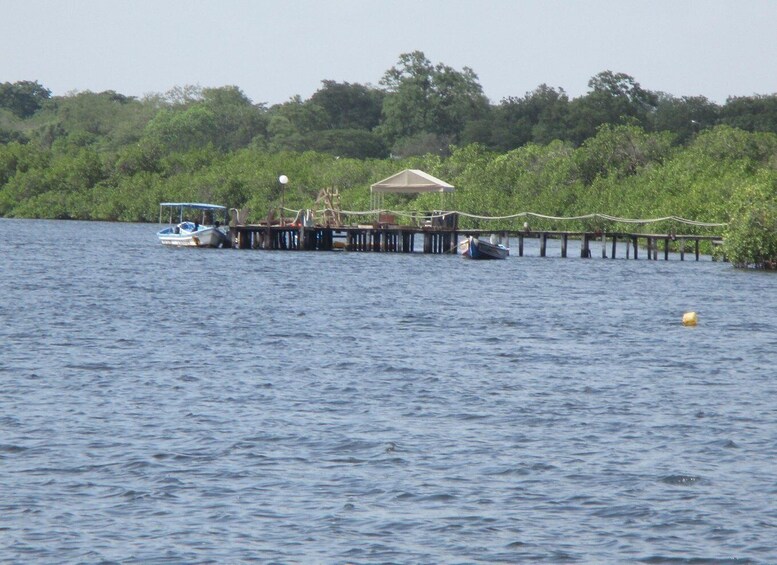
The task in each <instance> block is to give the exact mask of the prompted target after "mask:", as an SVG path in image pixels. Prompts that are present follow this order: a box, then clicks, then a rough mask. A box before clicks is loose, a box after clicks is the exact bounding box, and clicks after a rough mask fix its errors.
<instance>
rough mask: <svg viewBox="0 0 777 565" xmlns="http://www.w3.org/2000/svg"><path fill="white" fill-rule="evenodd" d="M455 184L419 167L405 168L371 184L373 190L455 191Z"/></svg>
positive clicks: (409, 191)
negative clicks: (420, 169)
mask: <svg viewBox="0 0 777 565" xmlns="http://www.w3.org/2000/svg"><path fill="white" fill-rule="evenodd" d="M453 189H454V187H453V185H451V184H448V183H447V182H445V181H442V180H440V179H438V178H435V177H433V176H432V175H430V174H428V173H425V172H423V171H419V170H418V169H405V170H404V171H401V172H399V173H397V174H395V175H392V176H390V177H389V178H387V179H383V180H382V181H379V182H376V183H375V184H373V185H372V186H370V190H371V191H372V192H398V193H402V194H417V193H419V192H453Z"/></svg>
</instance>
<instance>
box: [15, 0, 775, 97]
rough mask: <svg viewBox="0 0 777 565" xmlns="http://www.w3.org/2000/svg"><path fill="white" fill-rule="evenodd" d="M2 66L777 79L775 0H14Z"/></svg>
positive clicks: (711, 90)
mask: <svg viewBox="0 0 777 565" xmlns="http://www.w3.org/2000/svg"><path fill="white" fill-rule="evenodd" d="M0 8H2V9H1V10H0V82H6V81H8V82H16V81H19V80H37V81H38V82H40V83H41V84H42V85H43V86H45V87H47V88H48V89H50V90H51V91H52V93H53V94H54V95H64V94H67V93H68V92H72V91H83V90H91V91H93V92H101V91H103V90H115V91H117V92H119V93H121V94H125V95H128V96H143V95H144V94H148V93H157V92H165V91H167V90H169V89H171V88H172V87H174V86H184V85H199V86H203V87H218V86H225V85H236V86H238V87H239V88H240V89H241V90H242V91H243V92H244V93H245V94H246V95H247V96H248V97H249V98H250V99H251V100H253V101H254V102H256V103H260V102H264V103H267V104H270V105H271V104H277V103H280V102H284V101H286V100H288V99H289V98H291V97H292V96H294V95H297V94H298V95H300V96H301V97H302V98H303V99H307V98H309V97H310V96H311V95H312V94H313V93H314V92H315V91H316V90H318V89H319V88H320V86H321V81H322V80H334V81H337V82H351V83H360V84H372V85H375V86H377V85H378V82H379V81H380V78H381V76H382V75H383V73H384V72H385V71H386V70H387V69H389V68H390V67H392V66H393V65H395V64H396V63H397V60H398V58H399V55H400V54H402V53H408V52H410V51H415V50H420V51H423V52H424V53H425V54H426V57H427V58H428V59H429V60H430V61H431V62H432V63H435V64H436V63H444V64H446V65H448V66H450V67H453V68H455V69H457V70H461V69H462V68H463V67H465V66H467V67H470V68H472V69H473V70H474V71H475V73H476V74H477V75H478V77H479V80H480V84H481V85H482V87H483V90H484V92H485V94H486V96H488V97H489V99H490V100H491V101H492V102H493V103H498V102H499V101H500V100H502V99H503V98H505V97H508V96H523V95H524V94H525V93H526V92H528V91H531V90H533V89H534V88H536V87H537V86H538V85H540V84H543V83H545V84H547V85H549V86H553V87H561V88H563V89H564V90H565V91H566V92H567V93H568V94H569V95H570V97H577V96H581V95H583V94H585V93H586V92H587V91H588V80H589V79H590V78H591V77H592V76H593V75H595V74H597V73H599V72H601V71H604V70H611V71H613V72H623V73H626V74H628V75H631V76H632V77H634V78H635V79H636V80H637V81H638V82H639V83H640V84H641V85H642V87H643V88H646V89H649V90H654V91H663V92H667V93H670V94H673V95H675V96H695V95H703V96H706V97H707V98H709V99H710V100H712V101H714V102H718V103H723V102H725V100H726V98H727V97H728V96H749V95H753V94H773V93H776V92H777V0H730V1H724V0H696V1H692V0H649V1H643V0H632V1H629V0H566V1H562V0H547V1H539V0H0Z"/></svg>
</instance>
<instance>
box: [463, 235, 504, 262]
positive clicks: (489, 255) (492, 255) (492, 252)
mask: <svg viewBox="0 0 777 565" xmlns="http://www.w3.org/2000/svg"><path fill="white" fill-rule="evenodd" d="M462 245H463V247H462V252H461V254H462V255H463V256H464V257H466V258H468V259H506V258H507V256H508V255H509V254H510V250H509V249H508V248H507V247H505V246H504V245H501V244H495V243H489V242H487V241H483V240H481V239H478V238H476V237H471V236H470V237H468V238H467V239H466V240H465V241H464V242H463V244H462Z"/></svg>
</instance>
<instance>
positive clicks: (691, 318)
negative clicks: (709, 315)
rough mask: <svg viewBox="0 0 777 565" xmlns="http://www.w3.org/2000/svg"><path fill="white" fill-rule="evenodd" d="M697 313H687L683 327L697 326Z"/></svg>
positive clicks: (684, 315) (684, 316)
mask: <svg viewBox="0 0 777 565" xmlns="http://www.w3.org/2000/svg"><path fill="white" fill-rule="evenodd" d="M696 321H697V320H696V312H686V313H685V314H683V325H684V326H695V325H696Z"/></svg>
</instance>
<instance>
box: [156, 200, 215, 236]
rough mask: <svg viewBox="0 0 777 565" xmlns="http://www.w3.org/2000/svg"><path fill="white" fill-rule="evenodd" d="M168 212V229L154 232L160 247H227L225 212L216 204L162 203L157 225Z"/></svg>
mask: <svg viewBox="0 0 777 565" xmlns="http://www.w3.org/2000/svg"><path fill="white" fill-rule="evenodd" d="M165 212H167V219H168V222H169V224H170V225H169V226H168V227H166V228H164V229H163V230H160V231H159V232H157V236H158V237H159V241H160V242H161V243H162V245H168V246H171V247H226V246H227V245H228V244H229V237H228V235H227V224H228V217H227V214H228V210H227V208H226V207H225V206H219V205H217V204H203V203H200V202H162V203H160V204H159V223H160V224H161V223H162V220H163V217H164V215H165Z"/></svg>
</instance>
